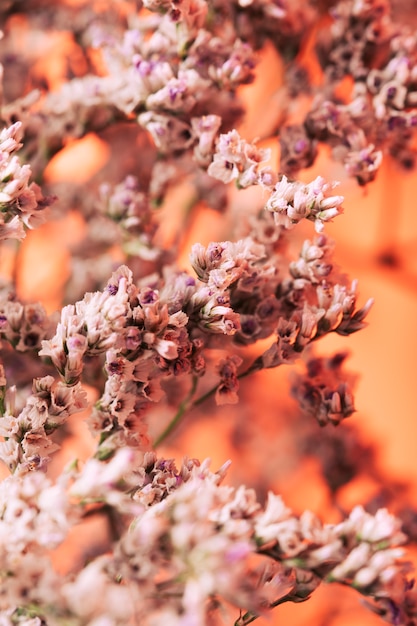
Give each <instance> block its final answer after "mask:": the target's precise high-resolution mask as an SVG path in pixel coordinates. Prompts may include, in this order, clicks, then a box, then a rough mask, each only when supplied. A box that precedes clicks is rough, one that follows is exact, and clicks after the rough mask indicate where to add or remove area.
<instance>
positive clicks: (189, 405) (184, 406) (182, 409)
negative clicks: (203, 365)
mask: <svg viewBox="0 0 417 626" xmlns="http://www.w3.org/2000/svg"><path fill="white" fill-rule="evenodd" d="M260 369H262V362H261V359H259V358H258V359H256V360H255V361H254V362H253V363H252V364H251V365H250V366H249V367H248V369H247V370H245V371H244V372H242V373H241V374H239V375H238V377H237V378H238V379H239V380H240V379H242V378H245V376H249V374H252V373H253V372H257V371H259V370H260ZM197 381H198V378H197V376H194V378H193V383H192V386H191V389H190V392H189V393H188V395H187V397H186V398H185V399H184V400H183V401H182V402H181V404H180V406H179V407H178V411H177V412H176V414H175V415H174V417H173V418H172V420H171V421H170V423H169V424H168V426H167V427H166V428H165V430H163V431H162V433H161V434H160V435H159V437H157V439H156V440H155V441H154V444H153V445H154V448H156V447H157V446H159V445H160V444H161V443H162V442H163V441H165V439H166V438H167V437H168V436H169V435H170V434H171V433H172V431H173V430H174V428H176V427H177V426H178V424H179V422H180V421H181V419H182V417H183V415H184V413H186V412H187V411H188V410H189V409H193V408H194V407H196V406H199V405H200V404H202V403H203V402H205V401H206V400H207V399H208V398H210V397H211V396H213V395H214V394H215V393H216V389H217V387H218V385H215V386H214V387H212V388H211V389H209V390H208V391H206V393H204V394H203V395H202V396H200V397H199V398H197V400H194V402H190V400H191V398H192V397H193V395H194V393H195V390H196V388H197Z"/></svg>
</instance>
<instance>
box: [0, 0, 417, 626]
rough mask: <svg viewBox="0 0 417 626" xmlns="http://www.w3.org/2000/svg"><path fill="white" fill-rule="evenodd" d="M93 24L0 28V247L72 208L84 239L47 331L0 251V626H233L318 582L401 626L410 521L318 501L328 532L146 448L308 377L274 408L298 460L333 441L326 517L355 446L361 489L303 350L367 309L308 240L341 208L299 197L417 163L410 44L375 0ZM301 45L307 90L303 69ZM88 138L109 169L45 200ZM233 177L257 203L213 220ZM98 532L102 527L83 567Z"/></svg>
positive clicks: (242, 0)
mask: <svg viewBox="0 0 417 626" xmlns="http://www.w3.org/2000/svg"><path fill="white" fill-rule="evenodd" d="M105 4H106V3H105ZM108 4H109V6H106V10H105V11H103V7H102V6H101V3H100V2H82V1H81V2H80V3H78V6H77V7H76V8H75V6H71V5H67V4H66V2H64V1H62V2H56V3H53V6H51V3H49V2H47V1H45V2H41V1H32V0H27V1H26V2H21V1H20V0H6V1H5V2H2V6H1V7H0V16H1V17H2V19H3V21H4V33H3V38H2V40H1V41H0V80H1V89H0V123H1V130H0V209H1V224H0V239H1V240H10V239H17V240H22V239H23V238H24V237H25V235H26V230H27V229H32V228H34V227H36V226H38V225H40V224H41V222H43V221H45V219H46V217H47V216H49V217H50V218H51V219H53V220H55V222H58V223H60V222H59V221H60V220H61V223H66V222H64V220H65V219H67V218H68V217H69V216H71V215H72V214H74V212H75V210H76V212H77V215H78V218H79V221H80V223H82V234H80V236H79V239H78V241H77V242H75V240H72V242H71V243H70V244H68V245H69V247H70V250H69V256H70V257H71V268H70V272H69V274H70V277H69V279H68V281H67V283H66V284H65V285H63V300H64V302H65V303H66V304H65V306H63V307H62V309H61V311H60V313H57V314H49V313H47V311H46V310H45V308H44V306H43V305H42V304H41V303H36V302H26V301H25V300H24V294H22V293H21V290H20V287H19V278H20V272H21V252H20V251H21V250H22V247H17V248H13V249H12V248H7V246H8V245H9V244H8V242H7V241H3V242H2V243H3V246H4V247H5V249H7V250H8V254H9V256H10V255H11V256H12V257H13V263H14V267H13V271H12V272H9V276H5V278H4V279H2V284H1V288H0V336H1V340H2V344H1V355H0V410H1V414H0V459H1V461H2V462H3V465H4V466H5V468H7V470H8V471H9V473H10V475H8V476H7V477H6V478H4V480H2V482H1V483H0V624H1V625H2V626H15V625H22V626H64V625H69V624H71V625H73V626H122V625H126V624H132V625H133V624H138V625H139V624H140V625H143V626H160V625H162V624H169V625H170V626H171V625H172V626H204V625H207V626H209V625H214V624H221V623H229V622H228V620H229V619H232V620H233V621H234V623H235V626H245V625H247V624H249V623H251V622H253V621H255V620H256V619H257V618H258V617H264V616H268V615H269V613H270V611H271V609H273V608H274V607H277V606H278V605H280V604H282V603H284V602H292V603H297V602H301V601H303V600H306V599H307V598H309V597H310V596H311V594H312V593H313V592H314V591H315V590H316V588H317V587H318V586H319V585H320V584H321V583H322V582H326V583H339V584H341V585H345V586H350V587H352V588H353V589H356V590H357V591H358V592H359V593H360V594H362V595H363V596H365V597H366V598H367V601H368V604H369V606H370V608H371V609H372V610H373V611H375V612H376V613H377V614H378V615H380V616H381V617H382V618H383V619H385V620H386V621H387V622H389V623H391V624H395V625H397V626H412V625H413V624H416V625H417V595H416V589H415V588H414V586H413V578H412V573H411V566H410V564H409V562H408V561H407V560H406V559H405V551H404V549H403V548H402V547H401V546H402V545H403V544H404V543H405V542H406V541H407V535H406V534H405V532H404V529H405V530H408V528H410V529H411V530H410V533H409V534H410V538H411V539H413V531H412V528H413V525H412V519H414V518H413V515H414V516H415V513H413V511H412V510H411V509H408V510H407V512H404V513H403V516H401V515H400V517H394V516H393V515H392V514H391V513H389V512H388V510H387V508H385V506H383V505H381V506H380V507H378V506H376V507H374V509H375V510H374V511H373V512H370V511H369V510H368V511H366V510H365V509H364V507H363V506H361V505H358V506H356V507H354V508H353V510H352V511H351V513H349V512H346V513H343V512H342V509H341V507H338V508H337V506H335V508H337V510H338V514H339V521H338V522H336V523H332V524H326V523H324V522H322V521H321V520H320V519H319V518H318V517H317V516H316V515H315V514H313V513H311V512H309V511H304V512H302V513H301V514H300V515H296V514H294V513H293V512H292V511H291V510H290V508H288V507H287V506H286V505H285V504H284V501H283V499H282V497H281V496H279V495H274V494H273V493H272V492H269V495H268V497H267V499H266V502H265V503H262V502H261V501H260V499H259V501H258V497H257V496H256V494H255V491H254V490H253V489H252V488H246V487H243V486H240V487H229V486H225V485H224V484H221V483H222V481H223V480H224V478H225V475H226V471H227V468H228V465H229V463H228V462H226V463H225V464H224V465H223V466H222V467H221V468H220V470H218V471H217V472H212V471H211V470H210V464H209V461H207V460H205V461H202V462H200V461H199V460H197V459H191V458H188V457H186V458H184V459H183V461H182V463H181V466H180V468H179V469H178V468H177V466H176V464H175V462H174V460H172V459H164V458H163V457H162V456H160V455H159V454H157V452H156V449H157V447H158V446H159V445H160V444H161V443H162V442H164V441H165V440H166V439H167V438H168V437H172V434H173V433H174V431H175V429H176V427H177V426H178V424H179V422H180V421H181V420H182V418H183V417H184V416H186V415H187V414H188V413H190V412H191V411H193V413H194V415H196V416H198V409H199V407H200V406H202V405H203V404H204V403H206V401H207V404H206V405H205V406H208V401H209V400H210V399H211V400H214V401H215V404H217V405H219V406H222V405H226V404H231V405H233V404H237V403H238V402H239V392H240V389H239V387H240V384H241V381H242V379H246V378H248V377H249V376H250V375H252V374H255V373H256V372H260V371H261V370H266V369H272V368H276V367H278V366H280V365H283V364H293V363H294V362H295V361H297V360H298V359H304V360H305V363H306V368H307V371H306V374H304V375H302V374H299V373H298V374H296V375H294V376H293V381H292V394H293V396H294V398H295V399H296V400H297V402H298V405H299V412H300V413H304V414H308V416H309V418H310V422H309V424H310V425H311V424H313V426H310V425H309V427H308V428H307V427H305V426H303V427H300V428H297V427H296V430H297V437H298V442H299V444H300V445H299V449H300V452H299V454H300V456H302V455H304V456H306V455H307V456H308V455H310V454H312V448H311V447H310V448H309V447H308V446H307V444H306V441H307V440H308V439H309V440H310V441H311V440H312V439H313V436H312V431H311V430H309V429H311V428H314V427H316V426H317V423H318V425H320V426H327V428H326V429H324V430H323V431H320V434H318V431H317V429H316V430H315V431H314V437H316V438H317V441H318V442H319V443H318V444H317V446H315V449H314V453H315V454H316V456H317V457H318V458H319V459H320V463H321V466H322V471H323V477H324V480H325V481H326V483H327V485H328V487H329V490H330V491H331V493H332V494H333V496H336V494H337V493H338V490H339V489H340V487H341V486H343V485H345V484H347V483H348V482H349V481H350V480H351V479H352V478H353V477H354V476H355V475H358V474H359V473H360V471H362V470H363V467H362V466H360V463H359V461H358V462H357V464H356V465H355V464H354V463H353V462H352V461H351V463H350V464H348V463H347V461H346V459H345V457H346V456H347V453H346V450H348V449H352V450H354V451H355V453H357V451H358V450H364V451H365V450H367V451H368V452H369V455H368V457H367V458H368V460H369V463H370V465H371V466H372V467H373V469H372V472H373V476H374V477H375V478H377V476H378V472H377V470H376V469H375V467H374V465H375V463H374V461H375V459H374V457H373V454H372V450H371V448H368V449H367V448H366V447H365V446H363V445H362V444H361V442H360V441H359V439H358V437H357V436H356V435H355V431H354V430H352V429H349V428H347V429H346V435H344V433H343V429H344V424H341V425H340V426H339V430H338V434H337V436H335V435H328V434H327V435H326V434H325V431H326V430H328V429H329V428H332V426H336V425H339V424H340V423H341V422H344V420H345V419H346V418H348V417H349V416H351V415H352V414H353V413H354V411H355V408H354V399H353V391H352V377H349V376H348V377H346V375H345V374H344V372H343V368H342V366H343V363H344V360H345V358H346V354H345V353H338V354H336V355H334V356H333V357H329V358H328V359H324V358H322V357H320V358H319V357H316V356H315V355H314V353H313V352H312V348H313V345H314V342H316V341H317V340H319V339H320V338H322V337H324V336H326V335H328V334H329V333H337V334H339V335H342V336H348V335H350V334H352V333H356V332H357V331H359V330H361V329H362V328H364V327H365V326H366V321H365V318H366V316H367V314H368V312H369V309H370V308H371V306H372V299H369V300H368V301H366V302H365V303H364V304H363V305H361V304H359V303H358V289H357V281H356V280H353V281H352V280H350V279H349V278H348V277H347V276H346V275H345V274H344V273H343V272H341V271H340V270H339V268H338V267H337V266H336V265H335V263H334V257H333V251H334V244H333V242H332V241H331V239H330V238H329V237H328V235H327V234H325V233H324V230H325V228H326V225H327V223H328V222H330V221H332V220H333V219H334V218H336V217H337V216H339V215H340V214H341V213H342V211H343V208H342V205H343V202H344V198H343V196H342V195H336V193H335V191H334V189H335V187H336V185H337V184H338V183H336V182H333V181H328V180H326V179H325V178H324V177H322V176H316V178H314V179H313V177H310V178H309V181H310V182H307V183H306V182H303V181H302V180H299V179H297V176H298V173H299V171H300V170H303V169H306V168H308V167H310V166H311V165H312V164H313V163H314V162H315V160H316V157H317V155H318V153H319V147H320V144H327V145H328V146H330V148H331V153H332V155H333V157H334V158H335V159H336V160H339V161H341V162H342V163H343V164H344V167H345V169H346V172H347V175H348V176H352V177H354V178H356V180H357V181H358V183H359V184H360V185H365V184H367V183H369V182H370V181H372V180H373V179H374V178H375V176H376V175H377V172H378V169H379V167H380V164H381V162H382V159H383V157H384V155H387V156H388V158H390V157H394V158H395V159H397V160H398V161H399V163H400V164H402V165H403V166H404V167H406V168H411V167H413V165H414V128H415V127H416V126H417V63H416V61H417V38H416V36H415V34H413V33H411V32H409V31H408V30H407V28H406V27H405V26H403V25H401V24H397V23H395V22H394V21H393V20H392V19H391V17H390V13H389V6H388V3H387V2H386V1H385V0H363V1H362V0H341V1H340V2H339V3H337V4H335V5H334V6H332V7H331V8H330V9H329V10H328V11H327V9H325V8H321V9H319V8H318V6H317V4H318V3H315V2H313V1H311V2H299V1H298V0H297V1H292V2H289V1H288V2H287V1H283V2H276V1H275V0H227V1H225V0H143V1H141V0H137V1H135V0H126V1H123V2H122V1H120V2H114V3H108ZM326 4H331V5H333V3H324V5H326ZM329 19H331V27H330V29H329V28H327V26H326V25H327V24H328V20H329ZM322 28H323V29H326V36H322V33H321V29H322ZM16 29H20V31H19V32H20V35H17V36H16V37H17V38H19V36H23V35H22V34H23V33H24V35H25V45H24V46H21V45H20V44H19V45H18V47H16V37H15V30H16ZM314 33H316V35H317V38H318V44H317V49H316V54H317V59H318V61H319V63H320V65H321V67H322V74H321V75H320V77H319V80H317V76H316V77H315V78H314V80H313V76H312V73H311V72H312V70H311V67H310V66H309V64H308V62H307V59H306V54H305V49H306V42H307V41H310V40H311V38H312V36H313V34H314ZM58 35H60V36H61V37H63V38H66V40H67V42H69V44H68V49H67V50H66V53H65V59H64V60H63V65H62V67H61V71H62V76H61V77H60V79H59V80H58V85H57V84H54V81H53V77H52V75H51V74H49V73H48V69H47V68H45V66H44V65H42V62H41V61H42V59H44V57H45V55H46V54H47V51H48V49H50V46H52V47H53V46H54V45H55V44H54V42H55V39H54V37H57V36H58ZM268 46H273V47H274V48H275V50H276V53H277V55H279V56H280V58H281V59H282V63H283V65H284V66H285V67H284V69H283V79H282V86H281V87H280V102H281V104H282V107H281V109H282V110H280V111H279V114H277V115H276V118H277V119H279V122H278V123H276V124H275V125H274V129H273V130H271V136H270V137H264V138H262V140H255V141H247V140H246V139H245V138H244V137H243V136H242V133H241V132H240V131H239V130H238V129H237V128H239V124H240V122H241V120H242V117H243V115H244V113H245V106H244V104H243V100H241V99H240V96H241V93H242V89H241V88H242V86H245V85H249V84H250V83H252V82H255V84H256V77H257V70H256V66H257V61H258V54H259V51H262V50H263V49H264V48H265V47H268ZM346 84H348V85H349V89H348V91H349V93H348V94H347V95H346V94H345V95H344V96H341V95H340V93H341V92H343V90H341V85H342V86H343V85H346ZM343 93H344V92H343ZM306 99H308V100H309V106H308V111H307V113H306V112H305V111H304V113H303V116H300V111H301V110H302V108H303V107H304V109H305V102H306ZM298 106H299V110H298V112H297V116H296V117H297V119H298V120H300V119H303V121H302V123H294V120H293V119H292V114H293V113H294V111H296V109H297V107H298ZM87 136H95V137H96V138H100V140H101V142H102V143H105V144H106V145H107V146H108V148H109V154H110V157H109V162H108V163H107V164H106V165H105V166H104V167H103V169H102V170H101V172H100V173H99V174H98V175H96V176H95V177H92V178H91V179H90V180H89V182H88V184H87V185H84V184H83V183H82V182H81V178H82V177H80V180H78V179H77V177H74V178H75V179H74V180H71V183H67V184H56V182H54V179H53V176H51V175H50V172H49V170H48V166H49V165H50V164H51V161H53V157H54V156H55V155H57V154H59V153H61V151H63V149H64V148H65V147H67V146H68V145H71V144H73V145H74V143H75V142H77V141H78V140H79V139H83V138H85V137H87ZM274 145H275V146H279V153H280V157H279V160H278V162H275V158H274V156H273V154H274V151H273V150H272V149H271V148H272V147H273V146H274ZM31 179H33V180H32V182H31ZM34 181H37V182H34ZM232 182H234V184H235V187H236V188H237V190H243V189H249V188H253V189H251V192H252V191H253V193H254V195H253V198H256V199H255V201H253V200H251V201H250V202H254V205H253V206H248V202H247V200H246V201H245V200H242V201H241V205H239V208H238V211H236V210H232V209H231V202H230V185H229V183H232ZM38 183H39V184H38ZM41 187H42V189H43V190H44V191H45V192H46V193H47V194H48V195H45V196H44V195H43V193H42V191H41ZM181 187H182V190H183V194H182V198H181V201H180V202H178V200H177V199H175V192H176V191H178V189H179V188H181ZM190 190H191V191H190ZM244 193H246V192H244ZM244 193H243V198H247V197H249V196H245V195H244ZM255 194H257V195H255ZM238 202H239V201H238ZM203 205H204V206H205V207H209V209H210V210H211V211H213V213H217V214H218V213H220V214H221V216H222V218H223V224H224V226H225V228H224V232H223V235H222V236H221V237H219V239H220V240H217V241H209V240H204V243H194V244H193V245H191V247H190V250H189V257H188V258H189V263H188V264H187V263H185V262H184V260H183V259H184V252H185V247H188V245H189V233H192V234H193V227H194V225H195V222H196V221H198V217H199V215H200V211H201V208H202V206H203ZM47 207H50V208H48V210H47ZM235 209H236V207H235ZM302 221H304V222H305V223H306V225H307V226H308V222H313V223H314V229H315V235H313V237H312V238H311V239H308V240H305V241H304V242H300V241H299V240H298V239H297V235H294V232H295V231H296V230H297V228H296V227H297V226H298V224H299V223H300V222H302ZM166 223H168V224H170V227H169V231H170V232H169V234H167V232H166V230H167V229H166V227H165V224H166ZM297 233H298V230H297ZM28 239H30V237H28ZM297 246H298V249H299V252H298V253H294V249H295V248H296V247H297ZM261 340H262V341H261ZM210 410H212V411H213V412H214V411H215V409H214V408H213V407H211V409H210ZM257 411H258V412H259V411H262V404H261V403H259V402H257ZM80 412H83V414H84V415H85V416H86V428H85V430H84V440H85V441H88V445H89V452H85V448H83V447H82V446H81V448H80V451H79V452H80V453H79V457H78V458H74V455H73V456H72V458H73V462H71V463H70V464H67V465H65V464H63V463H62V462H61V463H60V455H59V454H58V453H57V452H58V450H59V449H60V448H61V447H62V446H63V447H64V448H65V445H66V443H67V442H68V441H69V440H71V438H72V434H71V423H74V419H79V416H78V418H77V417H75V418H72V416H73V415H75V414H77V413H80ZM168 414H171V418H170V419H168V418H167V415H168ZM311 418H313V419H311ZM330 423H331V425H329V424H330ZM322 433H323V434H322ZM344 436H346V439H345V440H344ZM303 437H304V439H303ZM343 441H346V443H345V448H343V445H344V444H343ZM349 445H350V448H349ZM337 446H339V447H337ZM361 446H362V447H361ZM338 450H339V451H340V450H342V451H344V452H343V455H338ZM342 458H343V459H344V460H345V461H346V462H345V465H344V466H343V467H342V460H341V459H342ZM362 461H363V459H362ZM363 462H364V461H363ZM338 463H339V465H338ZM383 504H384V503H383ZM389 504H391V502H389ZM335 505H337V503H335ZM368 508H370V507H368ZM401 517H403V518H404V519H407V520H408V526H407V524H404V526H402V521H401ZM91 520H93V521H96V522H98V524H99V527H100V532H99V533H97V535H94V533H92V534H91V535H90V537H89V545H88V548H87V549H86V548H85V546H84V544H83V541H82V539H81V538H82V536H83V533H85V531H86V529H88V525H89V523H90V522H91ZM74 546H75V548H74ZM83 546H84V547H83ZM65 550H67V551H68V552H71V551H72V552H73V558H72V560H71V563H70V564H64V562H63V561H62V554H63V553H64V551H65ZM60 555H61V556H60ZM277 611H279V609H277Z"/></svg>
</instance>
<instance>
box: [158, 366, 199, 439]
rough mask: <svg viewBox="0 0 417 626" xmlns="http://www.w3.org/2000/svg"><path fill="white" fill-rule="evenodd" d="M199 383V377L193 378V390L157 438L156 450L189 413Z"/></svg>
mask: <svg viewBox="0 0 417 626" xmlns="http://www.w3.org/2000/svg"><path fill="white" fill-rule="evenodd" d="M197 381H198V378H197V376H193V382H192V385H191V389H190V391H189V393H188V395H187V396H186V398H184V400H183V401H182V402H181V404H180V406H179V407H178V411H177V412H176V414H175V415H174V417H173V418H172V420H171V421H170V422H169V424H168V426H167V427H166V428H165V430H163V431H162V433H161V434H160V435H159V437H157V439H156V440H155V441H154V444H153V445H154V448H157V447H158V446H159V445H161V443H162V442H163V441H165V439H166V438H167V437H168V436H169V435H170V434H171V433H172V431H173V430H174V428H176V426H177V425H178V424H179V422H180V421H181V418H182V416H183V415H184V413H185V412H186V411H187V409H188V408H190V406H193V405H192V404H191V405H190V404H189V403H190V400H191V398H192V397H193V395H194V394H195V390H196V389H197Z"/></svg>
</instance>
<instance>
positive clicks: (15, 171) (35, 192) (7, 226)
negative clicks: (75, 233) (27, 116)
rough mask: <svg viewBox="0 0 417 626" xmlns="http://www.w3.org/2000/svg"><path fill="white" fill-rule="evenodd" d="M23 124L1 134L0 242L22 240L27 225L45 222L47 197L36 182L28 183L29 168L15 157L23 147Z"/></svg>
mask: <svg viewBox="0 0 417 626" xmlns="http://www.w3.org/2000/svg"><path fill="white" fill-rule="evenodd" d="M22 135H23V132H22V124H21V122H16V123H15V124H12V125H11V126H9V127H8V128H4V129H3V130H2V131H1V132H0V209H1V223H0V239H23V238H24V237H25V230H24V226H26V227H27V228H34V227H35V226H36V225H37V224H40V223H41V222H42V221H44V219H45V211H44V209H45V207H46V206H48V204H50V203H51V202H52V198H44V197H43V196H42V193H41V190H40V188H39V186H38V185H37V184H36V183H29V179H30V177H31V174H32V171H31V168H30V165H27V164H25V165H21V164H20V161H19V158H18V157H17V156H16V155H15V154H14V153H15V152H16V151H17V150H18V149H19V148H21V147H22V143H21V139H22Z"/></svg>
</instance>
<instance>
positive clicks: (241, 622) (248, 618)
mask: <svg viewBox="0 0 417 626" xmlns="http://www.w3.org/2000/svg"><path fill="white" fill-rule="evenodd" d="M284 602H291V594H289V593H288V594H287V595H285V596H282V598H279V600H276V601H275V602H272V603H271V604H270V605H269V608H270V609H273V608H275V607H276V606H279V605H280V604H284ZM258 617H259V615H256V613H251V612H250V611H248V612H247V613H244V614H243V615H241V616H240V617H239V619H237V620H236V621H235V623H234V626H247V624H251V623H252V622H254V621H255V620H257V619H258Z"/></svg>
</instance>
